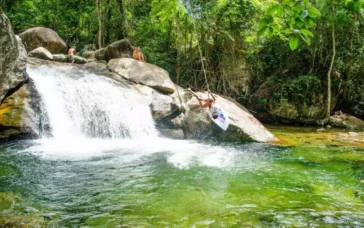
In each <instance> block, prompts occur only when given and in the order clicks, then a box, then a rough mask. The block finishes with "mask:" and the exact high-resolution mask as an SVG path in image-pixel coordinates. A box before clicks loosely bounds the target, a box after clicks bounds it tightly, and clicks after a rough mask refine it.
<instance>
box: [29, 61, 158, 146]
mask: <svg viewBox="0 0 364 228" xmlns="http://www.w3.org/2000/svg"><path fill="white" fill-rule="evenodd" d="M28 73H29V76H30V78H31V79H32V80H33V81H34V84H35V86H36V89H37V91H38V92H39V94H40V95H41V98H42V102H43V106H44V109H45V110H44V111H45V112H44V113H46V115H47V116H48V120H49V125H50V128H51V134H52V136H53V138H54V139H70V138H71V139H74V138H134V139H135V138H145V137H156V136H157V130H156V128H155V126H154V121H153V119H152V116H151V113H150V109H149V107H148V104H147V101H146V100H145V98H144V97H142V96H141V95H139V94H138V93H137V92H134V91H133V90H131V89H125V88H123V87H122V86H120V85H118V83H117V82H114V81H112V80H109V79H107V78H105V77H102V76H97V75H94V74H90V73H88V72H87V71H83V70H79V69H78V68H76V67H73V66H62V67H55V66H52V67H48V66H40V67H37V68H28Z"/></svg>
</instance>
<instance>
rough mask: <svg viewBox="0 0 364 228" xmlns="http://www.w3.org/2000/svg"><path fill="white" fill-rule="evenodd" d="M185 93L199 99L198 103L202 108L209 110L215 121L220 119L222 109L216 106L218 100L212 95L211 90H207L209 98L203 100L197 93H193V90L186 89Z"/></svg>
mask: <svg viewBox="0 0 364 228" xmlns="http://www.w3.org/2000/svg"><path fill="white" fill-rule="evenodd" d="M185 91H189V92H191V93H192V94H193V95H194V96H195V97H196V98H197V100H198V102H199V103H200V108H209V110H210V113H211V116H212V118H213V119H216V118H218V117H219V114H220V108H219V107H218V106H217V105H216V104H215V101H216V98H215V96H214V95H213V94H212V93H211V91H210V90H207V92H208V94H209V96H208V98H201V97H200V96H198V95H197V94H196V93H195V92H193V91H192V90H191V88H188V89H185ZM210 95H211V97H212V98H210Z"/></svg>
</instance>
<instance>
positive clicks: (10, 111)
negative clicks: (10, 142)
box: [0, 84, 35, 138]
mask: <svg viewBox="0 0 364 228" xmlns="http://www.w3.org/2000/svg"><path fill="white" fill-rule="evenodd" d="M30 99H31V94H30V91H29V89H28V85H27V84H25V85H23V86H22V87H21V88H20V89H18V90H17V91H16V92H14V93H13V94H12V95H10V96H8V97H7V98H6V99H5V100H4V102H3V103H2V104H1V105H0V129H1V130H0V137H3V138H9V137H11V136H13V135H20V134H25V133H26V134H28V133H31V132H32V129H33V125H34V123H35V120H34V113H33V111H32V110H31V109H30Z"/></svg>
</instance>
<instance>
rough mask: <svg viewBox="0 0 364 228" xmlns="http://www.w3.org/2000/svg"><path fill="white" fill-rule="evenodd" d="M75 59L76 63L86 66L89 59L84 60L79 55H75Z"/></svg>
mask: <svg viewBox="0 0 364 228" xmlns="http://www.w3.org/2000/svg"><path fill="white" fill-rule="evenodd" d="M74 58H75V63H78V64H85V63H87V62H88V61H87V59H85V58H82V57H81V56H78V55H75V56H74Z"/></svg>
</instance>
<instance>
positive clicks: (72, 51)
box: [67, 47, 76, 64]
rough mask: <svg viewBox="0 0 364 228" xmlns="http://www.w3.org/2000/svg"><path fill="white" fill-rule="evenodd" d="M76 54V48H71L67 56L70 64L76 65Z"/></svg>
mask: <svg viewBox="0 0 364 228" xmlns="http://www.w3.org/2000/svg"><path fill="white" fill-rule="evenodd" d="M75 52H76V48H74V47H70V48H69V49H68V52H67V55H68V61H69V62H70V63H72V64H73V63H74V62H75Z"/></svg>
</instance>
